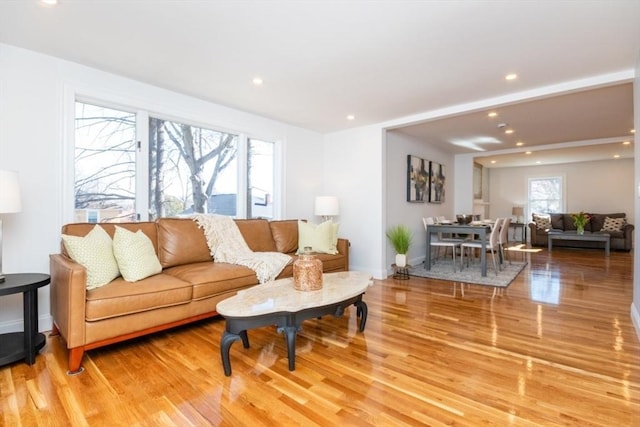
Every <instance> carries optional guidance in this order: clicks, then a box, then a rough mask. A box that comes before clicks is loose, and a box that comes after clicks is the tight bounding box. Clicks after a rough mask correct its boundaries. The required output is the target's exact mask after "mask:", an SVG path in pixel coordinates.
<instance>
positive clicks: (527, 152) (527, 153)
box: [524, 151, 533, 156]
mask: <svg viewBox="0 0 640 427" xmlns="http://www.w3.org/2000/svg"><path fill="white" fill-rule="evenodd" d="M531 153H533V151H526V152H525V153H524V154H526V155H527V156H528V155H529V154H531Z"/></svg>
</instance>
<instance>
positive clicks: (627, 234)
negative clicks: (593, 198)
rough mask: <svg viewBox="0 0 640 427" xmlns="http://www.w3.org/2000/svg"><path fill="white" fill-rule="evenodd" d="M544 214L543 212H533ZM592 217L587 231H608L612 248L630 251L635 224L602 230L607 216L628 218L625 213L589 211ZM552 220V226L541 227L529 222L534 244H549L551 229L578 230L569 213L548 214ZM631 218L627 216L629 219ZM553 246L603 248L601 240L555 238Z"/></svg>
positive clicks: (586, 228) (586, 227) (532, 243)
mask: <svg viewBox="0 0 640 427" xmlns="http://www.w3.org/2000/svg"><path fill="white" fill-rule="evenodd" d="M533 215H534V216H535V215H542V214H533ZM589 215H590V216H591V219H590V220H589V222H588V223H587V225H586V226H585V228H584V230H585V232H587V231H588V232H592V233H608V234H609V235H611V249H615V250H622V251H630V250H631V248H632V246H633V244H632V242H633V229H634V226H633V224H629V223H628V222H627V224H626V225H625V226H624V227H623V228H622V230H620V231H602V227H603V225H604V222H605V218H606V217H609V218H626V214H624V213H611V214H598V213H589ZM548 216H549V217H550V220H551V228H550V229H548V228H547V229H545V228H540V227H539V225H538V224H536V222H530V223H529V235H530V236H531V245H532V246H545V247H546V246H547V244H548V237H547V236H548V234H549V231H550V230H551V231H573V232H575V231H576V226H575V225H574V224H573V218H572V217H571V214H569V213H557V214H549V215H548ZM628 220H629V218H627V221H628ZM553 246H554V247H555V246H570V247H580V248H601V247H602V243H601V242H588V241H576V240H554V242H553Z"/></svg>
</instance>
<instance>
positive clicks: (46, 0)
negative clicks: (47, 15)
mask: <svg viewBox="0 0 640 427" xmlns="http://www.w3.org/2000/svg"><path fill="white" fill-rule="evenodd" d="M40 3H42V4H46V5H47V6H55V5H56V4H58V0H40Z"/></svg>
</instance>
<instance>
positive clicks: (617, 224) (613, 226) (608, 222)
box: [600, 217, 627, 231]
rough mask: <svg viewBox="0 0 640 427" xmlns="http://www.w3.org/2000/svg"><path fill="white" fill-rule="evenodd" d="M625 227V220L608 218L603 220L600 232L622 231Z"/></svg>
mask: <svg viewBox="0 0 640 427" xmlns="http://www.w3.org/2000/svg"><path fill="white" fill-rule="evenodd" d="M625 225H627V219H626V218H610V217H606V218H605V219H604V224H603V225H602V229H601V230H600V231H622V228H623V227H624V226H625Z"/></svg>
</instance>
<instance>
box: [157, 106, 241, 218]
mask: <svg viewBox="0 0 640 427" xmlns="http://www.w3.org/2000/svg"><path fill="white" fill-rule="evenodd" d="M237 151H238V136H237V135H233V134H229V133H224V132H219V131H215V130H211V129H205V128H200V127H195V126H191V125H187V124H184V123H176V122H172V121H167V120H161V119H157V118H150V119H149V165H150V167H149V173H150V175H149V187H150V192H149V196H150V200H149V209H150V216H151V218H152V219H153V218H158V217H164V216H175V215H179V214H188V213H194V212H199V213H205V212H210V213H219V214H223V215H232V216H233V215H235V213H236V199H237V183H236V181H237V180H236V177H235V176H232V178H231V179H226V180H222V181H225V182H224V184H225V185H224V188H221V186H219V185H218V184H219V183H220V181H221V180H220V178H221V177H222V176H224V174H225V172H227V171H228V168H230V166H233V168H230V169H233V170H235V169H236V168H235V166H236V165H235V162H236V155H237ZM223 196H231V197H223Z"/></svg>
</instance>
